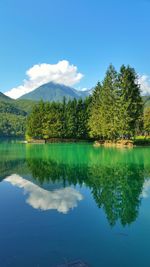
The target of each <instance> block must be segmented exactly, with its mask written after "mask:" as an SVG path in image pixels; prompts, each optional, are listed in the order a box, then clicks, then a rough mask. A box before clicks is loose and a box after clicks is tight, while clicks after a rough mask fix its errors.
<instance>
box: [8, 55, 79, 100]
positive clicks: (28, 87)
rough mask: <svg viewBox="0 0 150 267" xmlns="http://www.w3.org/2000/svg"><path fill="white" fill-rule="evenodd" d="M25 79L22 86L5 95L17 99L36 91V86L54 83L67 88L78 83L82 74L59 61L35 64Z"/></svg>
mask: <svg viewBox="0 0 150 267" xmlns="http://www.w3.org/2000/svg"><path fill="white" fill-rule="evenodd" d="M26 75H27V79H25V80H24V81H23V85H20V86H18V87H15V88H12V89H10V90H9V91H8V92H6V93H5V94H6V95H7V96H9V97H12V98H15V99H16V98H18V97H20V96H22V95H24V94H26V93H29V92H31V91H33V90H34V89H36V88H37V87H38V86H40V85H42V84H44V83H48V82H55V83H61V84H64V85H67V86H73V85H75V84H76V83H78V82H80V80H81V79H82V77H83V74H81V73H79V72H78V69H77V67H76V66H74V65H71V64H70V63H69V62H68V61H67V60H62V61H59V62H58V63H57V64H46V63H42V64H37V65H34V66H33V67H31V68H30V69H29V70H27V71H26Z"/></svg>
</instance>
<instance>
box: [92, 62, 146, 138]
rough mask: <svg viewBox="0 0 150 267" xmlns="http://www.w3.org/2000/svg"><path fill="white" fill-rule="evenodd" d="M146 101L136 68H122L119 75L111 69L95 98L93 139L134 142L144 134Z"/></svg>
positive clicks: (99, 85)
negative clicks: (132, 137)
mask: <svg viewBox="0 0 150 267" xmlns="http://www.w3.org/2000/svg"><path fill="white" fill-rule="evenodd" d="M142 116H143V100H142V98H141V95H140V87H139V85H138V82H137V75H136V73H135V71H134V69H133V68H130V67H129V66H128V67H125V66H122V67H121V69H120V72H119V73H117V72H116V71H115V69H114V67H113V66H112V65H110V67H109V68H108V70H107V72H106V76H105V78H104V81H103V83H102V85H101V84H100V83H98V85H97V86H96V88H95V91H94V93H93V97H92V105H91V111H90V118H89V127H90V136H91V137H94V138H101V139H113V140H114V139H117V138H130V137H131V136H134V135H135V134H136V133H137V132H139V131H140V130H141V127H142V119H143V117H142Z"/></svg>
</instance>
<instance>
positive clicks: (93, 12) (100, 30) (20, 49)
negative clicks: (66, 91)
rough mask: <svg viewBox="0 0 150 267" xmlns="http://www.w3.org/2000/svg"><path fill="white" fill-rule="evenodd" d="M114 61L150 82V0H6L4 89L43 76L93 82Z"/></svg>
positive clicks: (1, 15)
mask: <svg viewBox="0 0 150 267" xmlns="http://www.w3.org/2000/svg"><path fill="white" fill-rule="evenodd" d="M63 60H65V61H63ZM61 61H62V62H61ZM58 62H59V63H58ZM42 63H46V64H45V65H41V64H42ZM110 63H112V64H113V65H114V66H115V67H116V68H117V69H118V68H119V66H120V65H121V64H123V63H124V64H130V65H131V66H133V67H134V68H135V69H136V71H137V72H138V73H139V74H140V75H142V77H141V81H142V82H143V83H144V85H147V86H149V76H150V0H104V1H103V0H0V74H1V75H0V91H2V92H6V91H9V90H10V89H11V88H16V87H17V90H22V91H23V90H24V87H25V88H26V90H28V88H27V87H28V86H29V88H30V90H32V89H33V87H35V85H36V83H37V84H38V81H39V79H40V78H39V77H42V80H41V82H42V81H45V82H46V81H49V80H54V81H56V82H57V81H58V82H64V80H65V81H66V82H64V83H66V84H68V85H71V86H73V87H75V88H78V89H79V88H91V87H93V86H94V85H95V84H96V83H97V81H98V80H102V78H103V77H104V73H105V71H106V68H107V67H108V65H109V64H110ZM36 64H39V65H37V66H34V65H36ZM71 65H74V66H71ZM75 66H76V67H77V69H76V68H75ZM29 69H30V70H29ZM63 69H65V71H64V72H65V74H64V75H65V76H64V77H63V75H62V73H63ZM28 70H29V71H28ZM27 71H28V73H27V74H26V72H27ZM60 72H61V75H60ZM45 73H46V74H45ZM68 73H70V74H68ZM81 74H82V75H83V77H82V75H81ZM45 75H46V77H45ZM67 75H70V76H69V78H68V76H67ZM54 77H55V78H56V80H55V78H54ZM25 79H26V81H24V80H25ZM67 79H70V80H69V81H68V80H67ZM71 79H72V80H71ZM23 81H24V82H23ZM77 82H78V83H77ZM31 83H32V85H31ZM21 85H22V86H21ZM18 86H19V89H18ZM149 90H150V89H149ZM14 92H15V91H14ZM16 92H17V91H16Z"/></svg>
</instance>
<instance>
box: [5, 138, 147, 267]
mask: <svg viewBox="0 0 150 267" xmlns="http://www.w3.org/2000/svg"><path fill="white" fill-rule="evenodd" d="M0 181H1V183H0V266H1V267H7V266H12V267H20V266H21V267H26V266H28V267H34V266H35V267H38V266H41V267H53V266H56V265H57V264H62V263H65V262H67V261H71V260H75V259H82V260H83V261H85V262H87V263H88V264H89V265H90V266H91V267H109V266H110V267H127V266H128V267H130V266H132V267H133V266H138V267H141V266H142V267H149V266H150V253H149V249H150V148H134V149H122V150H120V149H110V148H94V147H93V146H92V144H49V145H48V144H47V145H29V144H17V143H6V142H1V143H0Z"/></svg>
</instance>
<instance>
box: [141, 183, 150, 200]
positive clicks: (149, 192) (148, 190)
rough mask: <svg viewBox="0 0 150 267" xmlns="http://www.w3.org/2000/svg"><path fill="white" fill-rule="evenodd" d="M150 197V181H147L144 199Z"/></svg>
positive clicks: (144, 187)
mask: <svg viewBox="0 0 150 267" xmlns="http://www.w3.org/2000/svg"><path fill="white" fill-rule="evenodd" d="M149 196H150V180H145V182H144V184H143V190H142V197H144V198H147V197H149Z"/></svg>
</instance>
